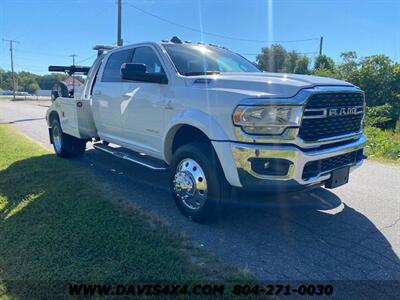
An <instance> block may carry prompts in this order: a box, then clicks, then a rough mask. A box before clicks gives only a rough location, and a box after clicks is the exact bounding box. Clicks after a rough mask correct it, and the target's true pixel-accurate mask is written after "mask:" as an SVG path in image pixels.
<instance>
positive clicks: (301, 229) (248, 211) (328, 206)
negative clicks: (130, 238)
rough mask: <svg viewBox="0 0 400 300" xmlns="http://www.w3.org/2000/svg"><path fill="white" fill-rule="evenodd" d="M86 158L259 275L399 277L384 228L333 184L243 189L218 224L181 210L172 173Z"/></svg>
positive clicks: (399, 264) (133, 195)
mask: <svg viewBox="0 0 400 300" xmlns="http://www.w3.org/2000/svg"><path fill="white" fill-rule="evenodd" d="M81 162H82V163H84V164H89V165H90V166H91V168H92V169H93V170H95V172H96V173H98V174H99V175H101V176H103V177H104V178H106V179H107V181H108V182H112V183H113V186H114V187H115V188H116V189H117V190H119V191H120V192H122V193H124V194H125V195H126V197H127V198H128V199H130V200H132V201H134V202H135V203H136V204H138V205H139V206H141V207H142V208H143V209H145V210H147V211H151V212H154V213H156V214H158V215H159V216H160V217H161V218H162V219H164V220H166V221H167V222H168V223H169V224H170V225H171V226H172V227H174V228H176V229H178V230H180V231H183V232H184V233H185V234H186V235H187V236H188V237H189V238H190V239H191V240H192V241H194V242H195V243H197V244H199V245H201V247H205V248H206V249H208V250H211V251H212V252H213V253H215V254H217V255H218V256H219V257H222V258H223V259H224V260H225V261H228V262H230V263H232V264H234V265H236V266H238V267H239V268H241V269H244V270H247V271H249V272H251V273H253V274H255V275H256V276H257V277H258V278H261V279H265V280H293V279H302V280H305V279H314V280H335V279H337V280H344V279H346V280H399V279H400V260H399V258H398V256H397V255H396V253H395V252H394V251H393V249H392V246H391V244H390V242H389V241H388V240H387V239H386V237H385V236H384V235H383V234H382V231H381V229H379V228H377V227H376V226H375V225H374V224H373V223H372V222H371V221H370V220H369V219H368V217H367V216H365V215H363V214H362V213H360V212H358V211H357V210H356V209H354V208H352V207H349V206H347V205H346V203H344V202H342V200H341V199H340V198H339V197H338V196H337V195H336V194H334V193H333V192H331V191H329V190H326V189H323V188H319V189H316V190H313V191H310V192H305V193H299V194H294V195H291V196H287V195H284V194H276V195H274V196H273V197H265V196H264V195H263V194H259V193H242V194H241V195H240V197H239V200H240V201H239V202H236V203H234V204H229V205H226V206H225V207H224V208H223V215H222V218H221V219H219V220H218V221H217V222H216V223H214V224H211V225H199V224H196V223H193V222H190V221H188V220H187V219H185V218H184V217H182V216H181V214H180V213H179V212H178V210H177V209H176V207H175V205H174V203H173V200H172V197H171V196H170V194H169V191H168V188H167V187H168V184H167V175H166V174H163V173H154V172H152V171H149V170H147V169H145V168H143V167H140V166H136V165H133V164H129V163H126V162H121V161H120V160H118V159H114V158H110V157H109V156H108V155H106V154H102V153H98V152H96V151H87V154H86V155H85V157H84V158H83V159H81ZM111 174H112V175H111ZM377 196H378V195H377ZM390 226H391V225H390V224H388V227H390ZM386 229H387V228H386Z"/></svg>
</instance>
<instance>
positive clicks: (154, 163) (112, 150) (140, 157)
mask: <svg viewBox="0 0 400 300" xmlns="http://www.w3.org/2000/svg"><path fill="white" fill-rule="evenodd" d="M93 148H95V149H97V150H100V151H103V152H105V153H108V154H111V155H113V156H115V157H118V158H121V159H125V160H128V161H130V162H133V163H135V164H138V165H141V166H143V167H146V168H149V169H151V170H154V171H166V170H168V165H167V164H166V163H165V162H163V161H162V160H159V159H156V158H153V157H150V156H148V155H145V154H141V153H138V152H135V151H132V150H129V149H126V148H123V147H111V146H107V145H104V144H103V143H94V144H93Z"/></svg>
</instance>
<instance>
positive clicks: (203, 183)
mask: <svg viewBox="0 0 400 300" xmlns="http://www.w3.org/2000/svg"><path fill="white" fill-rule="evenodd" d="M173 186H174V191H175V194H176V196H177V197H178V198H179V199H180V200H181V201H182V202H183V204H185V205H186V206H187V207H188V208H190V209H200V208H201V207H202V206H203V205H204V203H205V202H206V200H207V180H206V176H205V174H204V171H203V169H202V168H201V167H200V165H199V164H198V163H197V162H196V161H194V160H193V159H190V158H185V159H184V160H182V161H181V162H180V163H179V164H178V167H177V168H176V171H175V176H174V180H173Z"/></svg>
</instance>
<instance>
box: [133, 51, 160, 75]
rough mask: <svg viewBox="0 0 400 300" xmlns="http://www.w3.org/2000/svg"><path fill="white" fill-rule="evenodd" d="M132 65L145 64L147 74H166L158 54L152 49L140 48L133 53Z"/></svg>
mask: <svg viewBox="0 0 400 300" xmlns="http://www.w3.org/2000/svg"><path fill="white" fill-rule="evenodd" d="M132 63H134V64H145V65H146V72H147V73H158V74H165V73H164V69H163V67H162V66H161V62H160V60H159V59H158V57H157V54H156V53H155V52H154V50H153V49H151V48H150V47H138V48H136V49H135V52H134V53H133V58H132Z"/></svg>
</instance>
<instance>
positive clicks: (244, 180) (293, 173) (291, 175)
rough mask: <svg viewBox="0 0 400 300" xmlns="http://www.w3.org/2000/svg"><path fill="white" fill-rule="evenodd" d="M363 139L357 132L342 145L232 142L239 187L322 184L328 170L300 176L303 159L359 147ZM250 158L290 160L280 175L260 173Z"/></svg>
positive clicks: (353, 165) (327, 175)
mask: <svg viewBox="0 0 400 300" xmlns="http://www.w3.org/2000/svg"><path fill="white" fill-rule="evenodd" d="M366 141H367V139H366V137H365V135H361V137H360V138H359V139H357V140H354V141H350V142H349V143H347V144H345V145H340V146H337V147H332V148H326V149H322V150H307V151H304V150H302V149H300V148H298V147H295V146H291V145H279V146H274V145H271V146H267V145H260V144H245V143H232V144H231V151H232V155H233V159H234V161H235V164H236V169H237V171H238V175H239V180H240V183H241V185H242V187H244V188H250V189H258V188H260V187H261V188H262V187H272V188H280V187H282V188H285V189H291V188H293V189H304V188H306V187H308V186H314V185H322V184H323V183H324V181H326V180H328V179H329V178H330V176H331V174H330V172H325V173H320V174H318V175H317V176H314V177H311V178H308V179H307V180H304V179H303V169H304V166H305V165H306V163H308V162H311V161H316V160H321V159H325V158H330V157H335V156H339V155H342V154H346V153H349V152H353V151H357V150H360V149H363V148H364V147H365V144H366ZM252 158H277V159H285V160H288V161H290V162H291V164H290V166H289V169H288V172H287V174H286V175H284V176H272V175H262V174H258V173H256V172H254V171H253V169H252V167H251V163H250V160H251V159H252ZM362 162H363V160H362V159H361V160H360V161H358V162H355V163H354V164H351V165H347V166H349V167H350V170H351V171H352V170H354V169H355V168H356V167H358V166H360V165H361V164H362Z"/></svg>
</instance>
